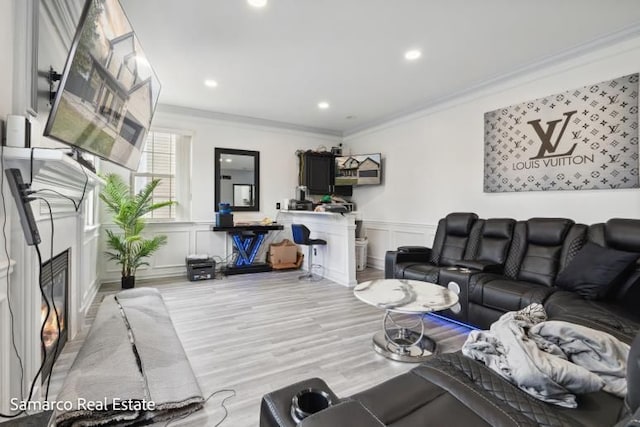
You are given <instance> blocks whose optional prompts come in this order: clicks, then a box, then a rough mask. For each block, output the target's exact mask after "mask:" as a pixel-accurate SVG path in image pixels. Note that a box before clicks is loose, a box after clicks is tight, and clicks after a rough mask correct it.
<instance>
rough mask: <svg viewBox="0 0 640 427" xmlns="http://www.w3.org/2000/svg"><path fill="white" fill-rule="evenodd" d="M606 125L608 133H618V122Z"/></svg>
mask: <svg viewBox="0 0 640 427" xmlns="http://www.w3.org/2000/svg"><path fill="white" fill-rule="evenodd" d="M607 127H608V128H609V133H610V134H611V133H618V129H619V128H620V125H619V124H618V125H613V126H611V125H609V126H607Z"/></svg>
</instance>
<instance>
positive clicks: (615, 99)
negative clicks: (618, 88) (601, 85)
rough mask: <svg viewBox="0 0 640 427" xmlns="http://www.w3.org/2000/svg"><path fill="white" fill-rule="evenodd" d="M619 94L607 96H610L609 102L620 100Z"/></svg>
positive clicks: (613, 102)
mask: <svg viewBox="0 0 640 427" xmlns="http://www.w3.org/2000/svg"><path fill="white" fill-rule="evenodd" d="M618 96H619V95H614V96H607V98H609V104H615V103H616V102H618Z"/></svg>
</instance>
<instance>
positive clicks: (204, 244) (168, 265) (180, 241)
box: [98, 222, 227, 283]
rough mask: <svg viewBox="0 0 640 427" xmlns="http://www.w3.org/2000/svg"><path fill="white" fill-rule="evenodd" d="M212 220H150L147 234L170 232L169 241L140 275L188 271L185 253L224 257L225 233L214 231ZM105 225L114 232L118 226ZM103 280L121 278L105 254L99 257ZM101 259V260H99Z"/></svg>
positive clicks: (139, 272)
mask: <svg viewBox="0 0 640 427" xmlns="http://www.w3.org/2000/svg"><path fill="white" fill-rule="evenodd" d="M212 225H213V223H208V222H207V223H205V222H201V223H200V222H157V223H148V224H147V227H146V229H145V232H144V234H145V237H147V238H148V237H152V236H156V235H165V236H167V244H166V245H164V246H162V247H161V248H160V249H159V250H158V251H157V252H156V253H155V254H154V255H152V256H151V257H149V259H148V262H149V266H143V267H140V268H139V269H138V271H137V272H136V277H137V278H139V279H153V278H159V277H174V276H184V275H186V267H185V257H186V256H187V255H189V254H194V253H201V254H202V253H206V254H209V255H211V256H214V257H220V258H224V257H225V253H226V251H227V248H226V247H225V234H226V233H214V232H212V231H211V226H212ZM102 228H104V229H109V230H112V231H114V232H117V231H118V227H116V226H115V225H113V224H103V225H102ZM100 235H101V239H100V241H101V245H100V247H101V249H100V250H101V251H105V250H107V249H106V247H105V242H104V235H105V233H104V230H101V231H100ZM98 260H99V262H98V265H99V269H100V281H101V282H103V283H104V282H118V281H119V280H120V277H121V270H120V266H119V265H117V264H116V263H114V262H113V261H107V260H106V258H105V257H98ZM100 260H102V261H100Z"/></svg>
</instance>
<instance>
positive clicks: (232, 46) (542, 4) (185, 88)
mask: <svg viewBox="0 0 640 427" xmlns="http://www.w3.org/2000/svg"><path fill="white" fill-rule="evenodd" d="M122 4H123V6H124V8H125V10H126V11H127V14H128V16H129V19H130V20H131V22H132V24H133V27H134V29H135V31H136V32H137V34H138V36H139V39H140V41H141V43H142V45H143V47H144V49H145V51H146V53H147V55H148V57H149V60H150V62H151V64H152V65H153V66H154V68H155V69H156V72H157V73H158V75H159V77H160V81H161V82H162V92H161V96H160V103H161V104H166V105H174V106H181V107H188V108H194V109H201V110H206V111H212V112H216V113H224V114H230V115H238V116H244V117H252V118H259V119H266V120H272V121H278V122H283V123H289V124H294V125H297V126H302V127H308V128H314V129H316V130H320V131H325V132H327V133H334V134H338V135H342V134H349V133H351V132H353V131H355V130H358V129H362V128H365V127H367V126H370V125H373V124H376V123H379V122H382V121H384V120H388V119H390V118H393V117H397V116H399V115H402V114H405V113H409V112H413V111H415V110H418V109H420V108H421V107H425V106H428V105H431V104H433V103H434V102H437V101H438V100H441V99H443V98H446V97H448V96H451V95H453V94H456V93H459V92H462V91H465V90H468V89H469V88H472V87H475V86H478V85H481V84H483V83H486V82H488V81H491V80H493V79H496V78H500V77H501V76H505V75H509V74H511V73H513V72H517V71H518V70H522V69H523V68H524V67H529V66H532V65H535V64H537V63H540V62H542V61H547V60H549V59H550V58H554V57H562V56H564V55H568V54H570V53H571V52H575V51H576V50H580V49H584V48H585V47H590V46H593V45H597V44H598V43H600V42H601V43H606V42H611V41H616V40H620V39H623V38H625V37H631V36H636V35H638V34H639V33H640V1H638V0H615V1H614V0H535V1H534V0H483V1H477V0H475V1H474V0H269V3H268V5H267V7H265V8H264V9H255V8H252V7H251V6H249V5H248V4H247V2H246V1H245V0H180V1H177V0H122ZM598 40H600V42H598ZM410 48H419V49H421V50H422V52H423V56H422V58H420V59H419V60H417V61H415V62H408V61H406V60H405V59H404V56H403V55H404V52H405V51H406V50H408V49H410ZM611 77H614V76H611ZM205 79H215V80H216V81H217V82H218V84H219V85H218V87H217V88H215V89H209V88H206V87H205V86H204V84H203V83H204V80H205ZM582 83H584V82H581V84H582ZM319 101H328V102H329V103H330V104H331V107H330V108H329V109H328V110H319V109H318V108H317V103H318V102H319ZM349 116H351V118H348V117H349Z"/></svg>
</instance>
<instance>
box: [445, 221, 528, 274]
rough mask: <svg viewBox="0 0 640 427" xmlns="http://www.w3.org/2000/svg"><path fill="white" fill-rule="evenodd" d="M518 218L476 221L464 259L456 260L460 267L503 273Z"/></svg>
mask: <svg viewBox="0 0 640 427" xmlns="http://www.w3.org/2000/svg"><path fill="white" fill-rule="evenodd" d="M515 225H516V220H515V219H511V218H489V219H479V220H477V221H476V223H475V225H474V227H473V230H471V238H470V240H469V246H468V248H467V251H466V257H465V258H464V259H461V260H458V261H456V262H455V265H456V266H458V267H465V268H470V269H472V270H475V271H487V272H495V273H502V271H503V269H504V264H505V262H506V261H507V255H508V253H509V248H510V247H511V240H512V238H513V229H514V227H515Z"/></svg>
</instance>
